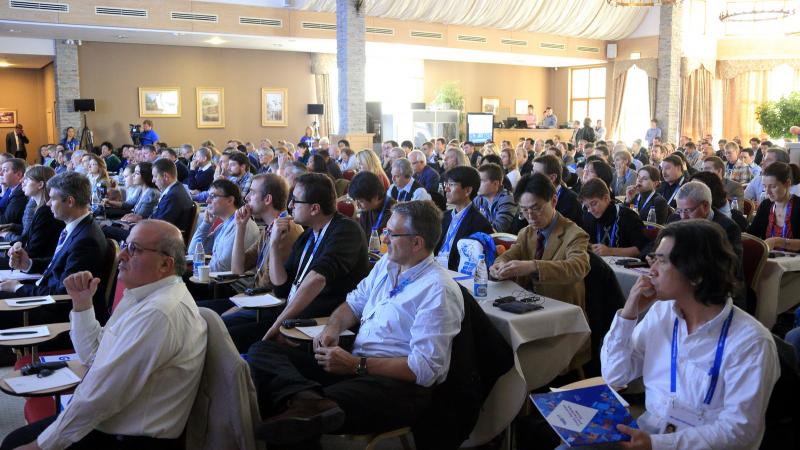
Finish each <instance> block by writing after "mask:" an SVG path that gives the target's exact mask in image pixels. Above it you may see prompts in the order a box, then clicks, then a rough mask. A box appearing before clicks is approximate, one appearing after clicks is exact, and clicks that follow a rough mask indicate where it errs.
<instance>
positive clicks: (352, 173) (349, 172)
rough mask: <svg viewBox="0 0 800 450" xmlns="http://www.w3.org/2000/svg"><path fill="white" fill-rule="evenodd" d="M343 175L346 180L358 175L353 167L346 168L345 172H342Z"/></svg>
mask: <svg viewBox="0 0 800 450" xmlns="http://www.w3.org/2000/svg"><path fill="white" fill-rule="evenodd" d="M342 176H343V177H344V179H345V180H347V181H350V180H352V179H353V177H354V176H356V171H355V170H353V169H348V170H345V171H344V172H342Z"/></svg>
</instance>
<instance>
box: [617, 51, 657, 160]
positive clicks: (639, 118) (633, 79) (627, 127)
mask: <svg viewBox="0 0 800 450" xmlns="http://www.w3.org/2000/svg"><path fill="white" fill-rule="evenodd" d="M648 83H649V81H648V79H647V72H645V71H644V70H642V69H639V68H638V67H636V66H633V67H631V68H630V69H628V78H626V80H625V93H624V94H623V97H622V106H621V108H620V113H619V137H617V139H619V140H621V141H623V142H625V143H626V144H628V145H630V144H631V143H633V141H634V140H636V139H643V138H644V135H645V133H646V132H647V129H648V128H650V94H649V92H650V91H649V89H648Z"/></svg>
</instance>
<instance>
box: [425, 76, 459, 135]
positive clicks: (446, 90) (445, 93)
mask: <svg viewBox="0 0 800 450" xmlns="http://www.w3.org/2000/svg"><path fill="white" fill-rule="evenodd" d="M433 103H434V104H435V105H438V106H439V107H440V108H441V109H455V110H457V111H458V138H459V140H461V141H463V140H464V139H465V138H466V132H465V131H464V130H463V129H462V128H463V124H464V94H463V93H462V92H461V88H460V87H459V86H458V82H456V81H448V82H446V83H444V84H443V85H442V86H441V87H439V89H438V90H437V91H436V98H434V100H433Z"/></svg>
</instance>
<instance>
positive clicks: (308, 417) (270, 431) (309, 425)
mask: <svg viewBox="0 0 800 450" xmlns="http://www.w3.org/2000/svg"><path fill="white" fill-rule="evenodd" d="M287 406H288V407H287V409H286V411H284V412H282V413H280V414H278V415H275V416H272V417H270V418H269V419H268V420H267V421H265V422H262V423H261V424H260V425H257V426H256V437H258V438H259V439H264V440H265V441H267V444H277V445H291V444H296V443H299V442H303V441H307V440H309V439H313V438H315V437H318V436H321V435H323V434H326V433H330V432H332V431H335V430H337V429H339V428H341V426H342V425H344V419H345V416H344V411H342V408H340V407H339V405H337V404H336V402H334V401H332V400H328V399H325V398H320V399H292V400H289V402H288V404H287Z"/></svg>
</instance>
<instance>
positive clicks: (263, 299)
mask: <svg viewBox="0 0 800 450" xmlns="http://www.w3.org/2000/svg"><path fill="white" fill-rule="evenodd" d="M231 301H232V302H233V303H235V304H236V306H238V307H240V308H265V307H269V306H278V305H280V304H282V303H283V300H281V299H279V298H277V297H275V296H273V295H271V294H263V295H250V296H248V295H242V294H239V295H235V296H233V297H231Z"/></svg>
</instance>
